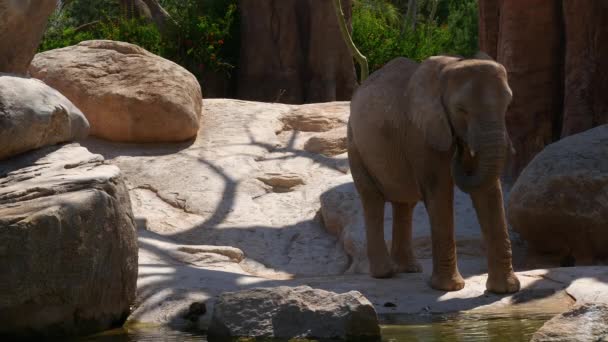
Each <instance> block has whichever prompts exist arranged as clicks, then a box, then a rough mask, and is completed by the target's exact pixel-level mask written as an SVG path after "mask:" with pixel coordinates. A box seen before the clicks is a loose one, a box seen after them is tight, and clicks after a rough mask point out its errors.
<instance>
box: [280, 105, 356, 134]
mask: <svg viewBox="0 0 608 342" xmlns="http://www.w3.org/2000/svg"><path fill="white" fill-rule="evenodd" d="M349 115H350V103H349V102H329V103H315V104H308V105H303V106H297V107H294V108H293V110H292V111H290V112H289V113H287V115H284V116H282V117H281V118H280V120H281V122H282V123H283V125H284V128H283V129H291V130H295V131H300V132H327V131H330V130H332V129H335V128H339V127H346V123H347V122H348V116H349Z"/></svg>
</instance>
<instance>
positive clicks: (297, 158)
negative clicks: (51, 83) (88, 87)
mask: <svg viewBox="0 0 608 342" xmlns="http://www.w3.org/2000/svg"><path fill="white" fill-rule="evenodd" d="M348 108H349V107H348V104H347V103H343V102H341V103H324V104H310V105H304V106H292V105H285V104H270V103H260V102H246V101H241V100H229V99H208V100H206V101H205V115H204V120H205V121H204V122H205V124H204V126H203V127H202V128H201V130H200V132H199V135H198V136H197V138H196V140H195V141H194V142H192V143H186V144H177V145H154V146H150V145H149V144H141V145H138V144H113V143H111V142H107V141H101V140H98V139H91V140H89V141H87V142H85V143H84V144H85V145H86V146H87V147H88V148H89V149H90V150H92V151H95V152H97V153H101V154H103V155H105V156H106V158H107V159H108V160H109V161H110V162H111V163H114V164H115V165H117V166H118V167H120V169H121V171H122V172H123V174H124V176H125V179H126V180H127V181H128V183H129V185H130V195H131V199H132V202H133V211H134V213H135V215H136V217H137V218H139V219H140V220H138V221H139V222H140V223H141V227H142V228H146V229H148V230H150V231H152V232H155V233H158V234H160V235H163V236H165V237H166V238H170V239H172V240H173V241H176V242H179V243H183V244H200V245H220V246H233V247H237V248H239V249H241V250H242V251H243V252H244V253H245V255H246V257H247V259H249V260H252V262H250V263H247V265H246V269H247V270H248V271H249V272H250V273H252V274H255V275H259V276H263V277H269V278H277V277H280V278H285V277H287V276H289V275H293V274H297V275H302V276H321V275H323V276H326V275H332V274H341V273H342V272H344V270H345V269H346V268H348V263H349V258H348V256H347V255H346V254H345V253H344V251H343V249H342V247H341V246H340V244H338V241H337V240H336V239H335V238H334V237H333V236H331V235H329V234H328V233H327V232H326V231H325V230H324V229H323V226H322V225H321V223H320V222H319V220H318V217H317V212H318V210H319V196H320V194H321V193H322V192H323V191H325V190H326V189H327V186H328V185H327V183H328V182H329V181H330V180H332V179H333V178H335V177H336V176H341V175H344V173H345V172H346V170H345V168H344V165H345V164H347V160H346V158H345V156H332V157H327V156H323V155H319V154H315V153H310V152H307V151H305V150H304V147H303V146H304V144H305V142H306V141H307V139H308V138H309V137H310V135H313V134H317V132H304V131H299V130H295V129H292V128H289V127H290V126H288V125H287V124H286V123H287V122H289V123H290V124H293V125H294V126H296V127H299V128H302V127H303V126H306V125H303V124H302V125H301V124H300V123H302V122H306V123H307V125H308V124H310V123H311V122H310V121H301V120H296V119H293V118H294V117H300V115H302V116H305V115H304V114H305V113H315V115H314V116H312V117H313V118H315V120H314V122H315V123H316V124H311V125H310V126H312V127H314V128H317V129H322V130H327V129H329V127H330V126H331V125H334V124H335V125H338V124H341V125H344V122H345V118H347V117H348V110H349V109H348ZM287 118H291V119H287ZM321 123H322V124H321ZM307 127H309V126H307Z"/></svg>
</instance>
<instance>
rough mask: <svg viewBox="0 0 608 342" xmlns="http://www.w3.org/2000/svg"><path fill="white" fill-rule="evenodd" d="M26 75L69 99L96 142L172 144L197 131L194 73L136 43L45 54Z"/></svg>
mask: <svg viewBox="0 0 608 342" xmlns="http://www.w3.org/2000/svg"><path fill="white" fill-rule="evenodd" d="M30 73H31V74H32V76H34V77H36V78H39V79H42V80H43V81H45V82H46V83H47V84H49V85H50V86H52V87H54V88H56V89H58V90H59V91H60V92H61V93H62V94H64V95H65V96H66V97H67V98H69V99H70V100H72V102H74V104H76V106H78V107H79V108H80V109H81V110H82V111H83V112H84V113H85V115H86V116H87V118H88V119H89V122H90V123H91V134H92V135H95V136H98V137H100V138H104V139H108V140H113V141H122V142H175V141H184V140H187V139H190V138H192V137H194V136H196V133H197V132H198V129H199V119H200V116H201V109H202V95H201V87H200V85H199V84H198V81H197V80H196V78H195V77H194V75H192V74H191V73H190V72H189V71H187V70H186V69H184V68H183V67H181V66H179V65H177V64H175V63H173V62H171V61H169V60H166V59H164V58H161V57H159V56H156V55H154V54H152V53H150V52H148V51H146V50H144V49H143V48H140V47H138V46H136V45H132V44H129V43H124V42H116V41H109V40H91V41H84V42H81V43H79V44H77V45H74V46H69V47H65V48H62V49H56V50H51V51H46V52H43V53H39V54H37V55H36V57H35V58H34V60H33V61H32V65H31V66H30Z"/></svg>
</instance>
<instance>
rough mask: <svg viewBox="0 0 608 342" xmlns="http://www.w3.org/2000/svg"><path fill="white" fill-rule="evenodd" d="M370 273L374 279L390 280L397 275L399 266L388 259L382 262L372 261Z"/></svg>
mask: <svg viewBox="0 0 608 342" xmlns="http://www.w3.org/2000/svg"><path fill="white" fill-rule="evenodd" d="M369 273H370V274H371V275H372V277H374V278H390V277H392V276H394V275H395V273H397V266H396V265H395V264H394V263H393V262H392V261H391V260H390V259H388V258H387V259H386V260H383V261H381V262H372V261H371V260H370V263H369Z"/></svg>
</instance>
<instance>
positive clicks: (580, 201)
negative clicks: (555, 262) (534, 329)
mask: <svg viewBox="0 0 608 342" xmlns="http://www.w3.org/2000/svg"><path fill="white" fill-rule="evenodd" d="M606 194H608V125H604V126H600V127H596V128H594V129H591V130H589V131H586V132H584V133H580V134H577V135H573V136H570V137H567V138H564V139H562V140H560V141H558V142H556V143H554V144H551V145H549V146H548V147H547V148H545V149H544V150H543V151H542V152H541V153H540V154H538V155H537V156H536V157H535V158H534V160H532V162H530V164H529V165H528V166H527V167H526V168H525V169H524V171H523V172H522V174H521V175H520V176H519V178H518V180H517V182H516V183H515V185H514V187H513V189H512V190H511V193H510V195H509V200H508V203H507V212H508V218H509V221H510V223H511V225H512V226H513V229H514V230H515V231H517V232H519V233H520V234H521V236H522V238H523V239H525V240H526V241H528V242H529V244H530V247H531V248H533V249H534V250H536V251H539V252H543V253H555V254H559V255H561V256H574V257H575V259H576V261H577V262H580V263H589V262H592V261H593V259H594V258H603V257H608V249H606V246H608V200H607V197H606Z"/></svg>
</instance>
